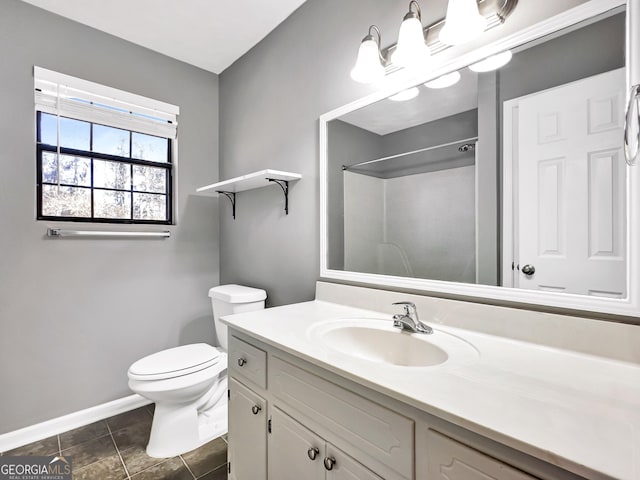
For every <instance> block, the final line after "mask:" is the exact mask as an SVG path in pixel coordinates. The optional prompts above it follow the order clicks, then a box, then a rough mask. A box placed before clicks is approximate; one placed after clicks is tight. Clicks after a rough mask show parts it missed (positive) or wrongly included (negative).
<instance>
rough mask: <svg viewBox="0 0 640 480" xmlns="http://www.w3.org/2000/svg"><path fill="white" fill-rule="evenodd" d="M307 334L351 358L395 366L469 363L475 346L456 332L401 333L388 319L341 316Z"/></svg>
mask: <svg viewBox="0 0 640 480" xmlns="http://www.w3.org/2000/svg"><path fill="white" fill-rule="evenodd" d="M309 336H310V337H311V338H312V339H313V340H315V341H318V342H320V343H322V344H323V345H324V346H325V347H327V348H328V349H331V350H333V351H336V352H339V353H341V354H343V355H347V356H349V357H351V358H355V359H360V360H366V361H369V362H373V363H378V364H384V365H388V366H398V367H433V366H436V365H441V364H443V363H445V362H447V361H450V360H457V361H456V363H459V362H462V363H468V362H469V361H470V360H472V359H475V358H477V357H478V352H477V351H476V349H475V348H474V347H473V346H471V345H470V344H469V343H467V342H466V341H465V340H462V339H461V338H459V337H456V336H455V335H451V334H449V333H444V332H442V331H439V330H434V333H433V334H431V335H425V334H422V333H408V332H403V331H401V330H400V329H398V328H394V327H393V326H392V323H391V320H388V321H387V320H380V319H341V320H331V321H326V322H320V323H317V324H315V325H314V326H312V327H311V329H310V330H309Z"/></svg>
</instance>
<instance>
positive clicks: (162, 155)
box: [131, 132, 169, 162]
mask: <svg viewBox="0 0 640 480" xmlns="http://www.w3.org/2000/svg"><path fill="white" fill-rule="evenodd" d="M131 142H132V144H133V147H132V150H133V151H132V152H131V158H138V159H140V160H150V161H152V162H167V161H168V160H169V158H168V151H169V140H167V139H166V138H162V137H154V136H151V135H145V134H143V133H136V132H133V133H132V134H131Z"/></svg>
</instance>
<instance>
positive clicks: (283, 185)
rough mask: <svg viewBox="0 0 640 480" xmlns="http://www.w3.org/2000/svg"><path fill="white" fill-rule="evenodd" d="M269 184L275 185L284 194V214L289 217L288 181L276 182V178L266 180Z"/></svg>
mask: <svg viewBox="0 0 640 480" xmlns="http://www.w3.org/2000/svg"><path fill="white" fill-rule="evenodd" d="M267 180H268V181H269V182H274V183H277V184H278V185H279V186H280V188H281V189H282V193H284V213H285V214H286V215H289V181H288V180H278V179H277V178H267Z"/></svg>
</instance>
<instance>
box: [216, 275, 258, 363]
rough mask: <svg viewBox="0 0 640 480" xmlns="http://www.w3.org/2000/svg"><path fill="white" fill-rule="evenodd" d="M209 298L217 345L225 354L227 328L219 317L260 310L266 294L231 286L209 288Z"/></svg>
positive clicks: (249, 288) (243, 287) (252, 289)
mask: <svg viewBox="0 0 640 480" xmlns="http://www.w3.org/2000/svg"><path fill="white" fill-rule="evenodd" d="M209 297H210V298H211V307H212V308H213V321H214V324H215V327H216V336H217V337H218V345H219V346H220V347H222V349H223V350H224V351H225V352H226V351H227V326H226V325H224V324H222V322H221V321H220V317H223V316H225V315H233V314H235V313H244V312H253V311H254V310H262V309H263V308H264V301H265V299H266V298H267V292H265V291H264V290H261V289H259V288H252V287H245V286H244V285H235V284H231V285H220V286H218V287H213V288H211V289H210V290H209Z"/></svg>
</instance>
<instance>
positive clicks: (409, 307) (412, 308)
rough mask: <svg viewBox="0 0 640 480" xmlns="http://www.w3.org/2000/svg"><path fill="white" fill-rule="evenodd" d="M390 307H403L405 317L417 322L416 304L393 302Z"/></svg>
mask: <svg viewBox="0 0 640 480" xmlns="http://www.w3.org/2000/svg"><path fill="white" fill-rule="evenodd" d="M392 305H402V306H403V307H404V313H405V315H407V316H409V317H411V318H413V319H414V320H418V309H417V308H416V304H415V303H413V302H394V303H392Z"/></svg>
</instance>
